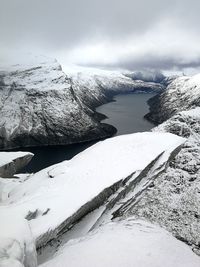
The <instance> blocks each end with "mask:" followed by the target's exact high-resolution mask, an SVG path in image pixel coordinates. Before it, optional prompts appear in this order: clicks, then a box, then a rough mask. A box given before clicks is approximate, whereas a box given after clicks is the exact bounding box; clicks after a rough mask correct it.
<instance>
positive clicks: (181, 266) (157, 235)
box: [41, 218, 200, 267]
mask: <svg viewBox="0 0 200 267" xmlns="http://www.w3.org/2000/svg"><path fill="white" fill-rule="evenodd" d="M61 266H62V267H67V266H70V267H91V266H95V267H110V266H114V267H130V266H137V267H155V266H157V267H175V266H176V267H189V266H190V267H199V266H200V258H199V257H198V256H196V255H195V254H194V253H193V252H192V251H191V250H190V249H189V247H188V246H187V245H185V244H184V243H183V242H180V241H178V240H177V239H176V238H174V237H173V236H172V235H171V234H170V233H168V232H167V231H165V230H163V229H162V228H160V227H158V226H155V225H152V224H150V223H147V222H145V221H141V220H134V218H129V219H126V220H124V221H122V222H111V223H108V224H106V225H104V226H102V227H100V228H99V229H97V230H93V231H92V232H90V233H89V234H88V235H86V236H85V237H82V238H81V239H76V240H72V241H70V242H68V243H67V244H66V245H65V246H64V247H63V248H62V250H60V251H59V252H58V253H57V255H55V257H54V258H53V259H51V260H50V261H48V262H46V263H45V264H43V265H41V267H61Z"/></svg>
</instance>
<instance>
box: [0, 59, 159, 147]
mask: <svg viewBox="0 0 200 267" xmlns="http://www.w3.org/2000/svg"><path fill="white" fill-rule="evenodd" d="M80 71H81V72H80ZM162 89H163V86H162V85H160V84H154V83H146V82H142V81H133V80H132V79H130V78H128V77H126V76H124V75H123V74H121V73H120V72H111V71H102V70H95V71H91V70H90V72H88V70H87V69H86V70H84V69H83V68H81V69H80V68H78V69H76V71H75V70H74V69H72V68H69V69H68V71H67V73H64V72H63V71H62V68H61V66H60V64H59V63H58V62H57V61H56V60H52V59H49V58H46V57H33V58H31V59H30V60H27V61H26V63H25V62H23V63H21V64H15V65H11V66H0V113H1V116H0V149H3V148H14V147H28V146H36V145H50V144H51V145H56V144H71V143H78V142H83V141H88V140H93V139H99V138H104V137H108V136H111V135H112V134H113V133H115V131H116V130H115V128H114V127H112V126H109V125H106V124H101V123H99V121H98V120H97V117H96V116H95V115H96V113H95V111H94V108H95V107H96V106H97V105H100V104H102V103H104V102H106V101H108V100H109V98H110V97H111V96H113V94H117V93H120V92H130V91H136V90H142V91H152V90H153V91H161V90H162Z"/></svg>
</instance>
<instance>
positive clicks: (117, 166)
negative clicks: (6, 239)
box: [0, 133, 185, 247]
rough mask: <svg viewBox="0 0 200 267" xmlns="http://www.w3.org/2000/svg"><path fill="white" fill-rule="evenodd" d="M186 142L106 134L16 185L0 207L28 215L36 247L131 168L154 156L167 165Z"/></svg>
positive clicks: (155, 135)
mask: <svg viewBox="0 0 200 267" xmlns="http://www.w3.org/2000/svg"><path fill="white" fill-rule="evenodd" d="M184 141H185V139H183V138H181V137H178V136H175V135H173V134H169V133H137V134H131V135H124V136H118V137H114V138H110V139H107V140H105V141H102V142H99V143H98V144H96V145H94V146H92V147H90V148H89V149H87V150H85V151H84V152H82V153H80V154H78V155H77V156H76V157H74V158H73V159H72V160H70V161H64V162H62V163H60V164H57V165H54V166H51V167H49V168H47V169H44V170H42V171H40V172H38V173H36V174H35V175H33V176H31V177H30V178H29V179H28V180H26V181H25V182H24V183H21V184H18V185H16V187H15V188H14V189H12V190H11V191H10V192H9V194H8V196H9V198H8V199H7V200H4V203H3V205H4V206H2V207H1V209H3V210H4V209H5V208H9V210H10V211H12V210H14V212H17V213H18V214H21V215H22V216H23V217H24V218H27V219H28V220H29V221H30V226H31V229H32V232H33V236H34V238H35V239H36V240H37V247H39V246H42V245H45V244H46V243H47V242H48V241H50V240H51V239H53V238H56V237H57V235H58V234H59V233H60V232H61V231H66V230H68V229H69V228H70V227H71V226H72V225H73V224H74V223H76V222H77V221H78V220H79V219H80V218H82V217H83V216H85V215H86V214H87V213H89V212H90V211H92V210H94V209H96V208H98V207H99V206H100V205H102V204H103V203H104V202H105V201H106V199H108V198H109V197H110V196H111V195H112V194H113V193H115V192H116V190H117V189H118V188H119V187H120V186H122V185H123V184H124V183H126V181H127V180H128V179H130V178H131V177H132V176H133V175H134V174H135V173H137V174H138V175H139V173H140V172H141V171H143V170H144V169H145V168H146V167H147V166H148V165H149V164H151V163H152V162H154V161H155V160H156V165H157V168H159V165H160V166H163V164H166V163H167V161H168V159H169V157H170V156H171V154H172V152H173V151H174V150H175V149H177V147H179V146H181V145H182V143H183V142H184ZM1 209H0V213H1Z"/></svg>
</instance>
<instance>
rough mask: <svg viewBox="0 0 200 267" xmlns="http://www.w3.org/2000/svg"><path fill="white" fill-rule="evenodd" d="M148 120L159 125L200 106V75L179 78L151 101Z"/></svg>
mask: <svg viewBox="0 0 200 267" xmlns="http://www.w3.org/2000/svg"><path fill="white" fill-rule="evenodd" d="M149 104H150V113H149V114H148V115H147V116H146V117H147V118H148V119H150V120H152V121H153V122H155V123H157V124H159V123H162V122H163V121H165V120H167V119H169V118H170V117H171V116H173V115H174V114H176V113H177V112H179V111H183V110H189V109H191V108H195V107H197V106H200V74H197V75H194V76H192V77H187V76H183V77H179V78H177V79H175V80H174V81H173V82H172V83H170V84H169V86H168V87H167V89H166V90H165V91H164V92H163V93H162V94H160V95H158V96H155V97H154V98H152V99H151V100H150V101H149Z"/></svg>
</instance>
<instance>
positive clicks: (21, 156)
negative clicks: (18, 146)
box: [0, 152, 33, 178]
mask: <svg viewBox="0 0 200 267" xmlns="http://www.w3.org/2000/svg"><path fill="white" fill-rule="evenodd" d="M32 157H33V154H32V153H30V152H0V177H1V178H4V177H5V178H9V177H13V175H14V174H16V173H17V172H19V171H20V170H21V169H23V168H24V167H25V166H26V165H27V164H28V163H29V162H30V160H31V159H32Z"/></svg>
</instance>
